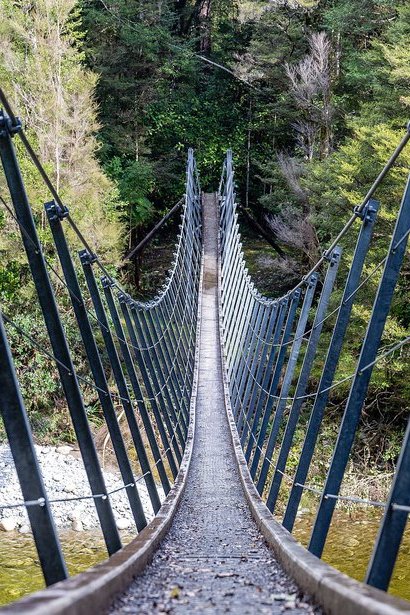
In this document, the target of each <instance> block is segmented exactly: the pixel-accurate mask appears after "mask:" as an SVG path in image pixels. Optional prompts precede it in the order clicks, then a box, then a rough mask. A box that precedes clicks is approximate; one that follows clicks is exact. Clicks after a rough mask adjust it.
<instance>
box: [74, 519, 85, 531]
mask: <svg viewBox="0 0 410 615" xmlns="http://www.w3.org/2000/svg"><path fill="white" fill-rule="evenodd" d="M71 527H72V529H73V530H74V532H82V531H83V529H84V528H83V524H82V522H81V519H74V521H73V523H72V525H71Z"/></svg>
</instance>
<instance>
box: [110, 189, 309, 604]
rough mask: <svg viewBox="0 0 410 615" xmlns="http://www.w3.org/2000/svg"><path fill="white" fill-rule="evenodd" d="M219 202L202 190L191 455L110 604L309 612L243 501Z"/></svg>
mask: <svg viewBox="0 0 410 615" xmlns="http://www.w3.org/2000/svg"><path fill="white" fill-rule="evenodd" d="M217 229H218V224H217V207H216V199H215V197H214V195H206V196H205V198H204V251H205V262H204V276H203V288H202V314H201V340H200V360H199V361H200V362H199V382H198V402H197V413H196V430H195V443H194V451H193V459H192V462H191V467H190V470H189V475H188V481H187V487H186V491H185V493H184V496H183V498H182V501H181V505H180V508H179V510H178V512H177V514H176V517H175V520H174V523H173V525H172V528H171V530H170V532H169V534H168V536H167V538H166V539H165V541H164V542H163V544H162V545H161V547H160V549H159V550H158V551H157V553H156V555H155V557H154V560H153V562H152V564H150V565H149V566H148V568H146V570H145V572H144V574H142V575H141V576H140V577H138V578H137V579H136V580H135V581H134V583H133V584H132V585H131V586H130V588H129V590H128V591H127V593H126V594H124V595H123V596H121V597H120V598H118V599H117V601H116V602H115V604H114V605H113V606H112V608H111V610H110V612H111V613H116V614H125V613H147V614H148V613H176V614H179V613H195V612H198V613H228V612H230V613H241V614H246V613H270V614H272V613H281V612H283V611H284V609H285V608H286V611H287V612H290V613H295V614H296V613H297V614H301V613H309V612H310V613H312V612H314V608H313V607H312V606H310V605H309V604H308V603H307V602H306V601H305V600H303V599H302V598H301V597H300V596H299V595H298V590H297V588H296V586H295V585H294V584H293V583H292V582H291V581H290V580H289V578H288V577H287V576H286V575H285V573H284V572H283V571H282V570H281V569H280V566H279V565H278V563H277V562H276V560H275V557H274V555H273V553H272V551H271V550H270V549H269V548H268V547H267V546H266V545H265V543H264V540H263V538H262V536H261V534H260V533H259V531H258V529H257V527H256V525H255V523H254V521H253V519H252V517H251V514H250V511H249V508H248V506H247V503H246V501H245V498H244V495H243V491H242V487H241V484H240V479H239V475H238V471H237V464H236V461H235V458H234V453H233V450H232V444H231V438H230V434H229V425H228V422H227V418H226V413H225V408H224V396H223V381H222V366H221V356H220V344H219V332H218V297H217Z"/></svg>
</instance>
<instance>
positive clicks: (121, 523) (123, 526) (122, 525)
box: [116, 517, 131, 530]
mask: <svg viewBox="0 0 410 615" xmlns="http://www.w3.org/2000/svg"><path fill="white" fill-rule="evenodd" d="M116 524H117V528H118V529H119V530H128V528H129V527H130V525H131V522H130V521H129V519H125V518H124V517H122V518H121V519H117V520H116Z"/></svg>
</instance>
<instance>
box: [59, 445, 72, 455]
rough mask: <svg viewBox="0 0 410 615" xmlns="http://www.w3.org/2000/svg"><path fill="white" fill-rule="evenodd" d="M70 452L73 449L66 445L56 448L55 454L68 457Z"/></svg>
mask: <svg viewBox="0 0 410 615" xmlns="http://www.w3.org/2000/svg"><path fill="white" fill-rule="evenodd" d="M72 450H73V449H72V448H71V446H67V445H63V446H57V448H56V451H57V453H60V455H69V454H70V453H71V451H72Z"/></svg>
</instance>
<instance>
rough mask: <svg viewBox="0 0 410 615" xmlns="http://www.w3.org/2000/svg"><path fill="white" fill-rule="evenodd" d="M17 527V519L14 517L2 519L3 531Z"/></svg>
mask: <svg viewBox="0 0 410 615" xmlns="http://www.w3.org/2000/svg"><path fill="white" fill-rule="evenodd" d="M16 527H17V520H16V519H14V517H8V518H5V519H2V520H1V521H0V530H2V531H3V532H12V531H13V530H15V529H16Z"/></svg>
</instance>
